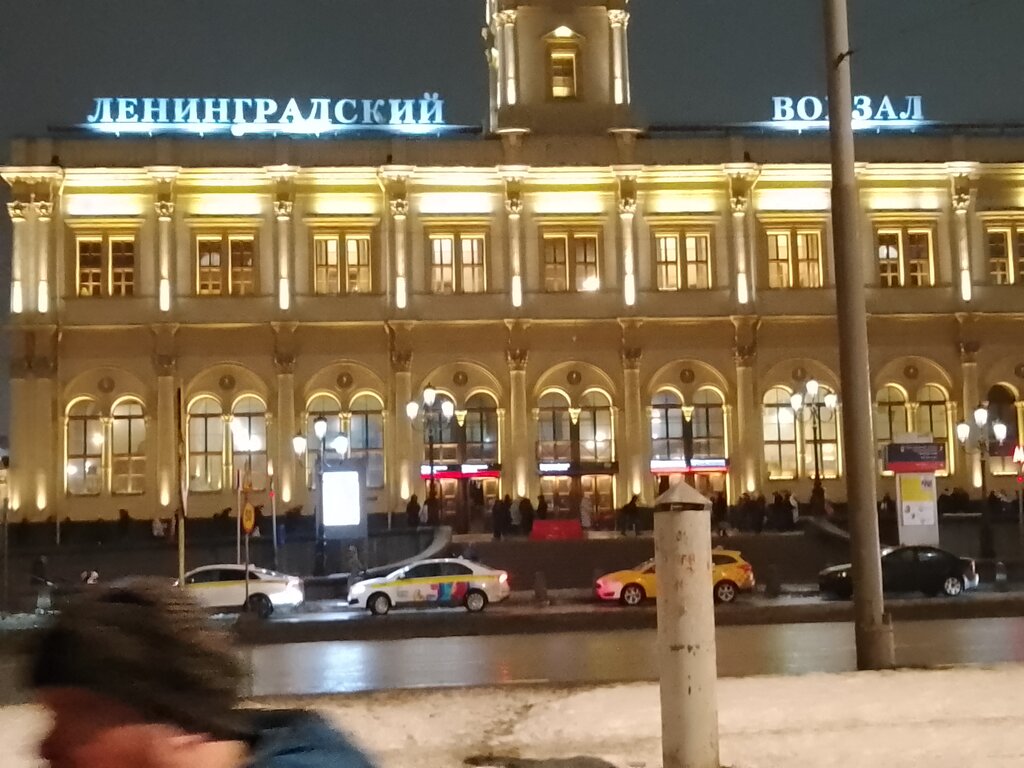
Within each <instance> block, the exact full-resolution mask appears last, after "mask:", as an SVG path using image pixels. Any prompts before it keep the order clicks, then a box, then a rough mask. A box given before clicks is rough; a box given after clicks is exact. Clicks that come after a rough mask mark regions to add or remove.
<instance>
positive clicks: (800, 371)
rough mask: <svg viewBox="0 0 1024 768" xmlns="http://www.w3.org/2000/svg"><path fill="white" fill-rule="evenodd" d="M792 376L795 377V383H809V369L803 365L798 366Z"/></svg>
mask: <svg viewBox="0 0 1024 768" xmlns="http://www.w3.org/2000/svg"><path fill="white" fill-rule="evenodd" d="M791 375H792V377H793V381H797V382H803V381H807V369H806V368H804V367H803V366H802V365H798V366H797V367H796V368H794V369H793V373H792V374H791Z"/></svg>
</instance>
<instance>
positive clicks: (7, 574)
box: [0, 499, 11, 616]
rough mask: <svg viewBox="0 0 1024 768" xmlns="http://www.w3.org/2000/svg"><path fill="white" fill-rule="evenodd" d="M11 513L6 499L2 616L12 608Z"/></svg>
mask: <svg viewBox="0 0 1024 768" xmlns="http://www.w3.org/2000/svg"><path fill="white" fill-rule="evenodd" d="M9 514H10V502H9V501H8V500H7V499H4V504H3V516H4V519H3V531H2V534H3V538H4V550H3V551H4V591H3V601H4V602H3V605H2V606H0V616H6V615H7V612H8V611H9V610H10V584H11V569H10V562H11V560H10V558H11V548H10V544H9V541H8V536H9V535H10V530H11V529H10V526H9V522H8V519H9Z"/></svg>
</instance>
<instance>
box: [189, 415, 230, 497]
mask: <svg viewBox="0 0 1024 768" xmlns="http://www.w3.org/2000/svg"><path fill="white" fill-rule="evenodd" d="M223 474H224V417H223V414H222V411H221V407H220V403H218V402H217V401H216V400H214V399H213V398H212V397H200V398H198V399H196V400H195V401H194V402H193V403H192V404H191V405H190V406H189V409H188V488H189V490H190V491H193V492H196V493H203V492H207V491H219V490H220V489H221V486H222V485H223Z"/></svg>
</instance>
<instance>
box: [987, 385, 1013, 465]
mask: <svg viewBox="0 0 1024 768" xmlns="http://www.w3.org/2000/svg"><path fill="white" fill-rule="evenodd" d="M1015 400H1016V397H1015V396H1014V394H1013V390H1011V389H1010V388H1009V387H1007V386H1004V385H1003V384H996V385H995V386H993V387H992V388H991V389H989V391H988V422H989V424H991V423H992V422H995V421H1001V422H1002V423H1003V424H1005V425H1006V439H1005V440H1003V442H1002V444H1000V443H998V442H996V441H994V440H993V441H991V442H990V443H989V462H988V467H989V471H990V472H991V473H992V474H993V475H1015V474H1017V465H1016V464H1014V463H1013V449H1014V446H1016V445H1018V444H1019V442H1020V439H1019V434H1020V431H1019V430H1018V428H1017V406H1016V403H1015ZM986 429H989V428H988V427H986ZM989 435H990V436H991V429H989Z"/></svg>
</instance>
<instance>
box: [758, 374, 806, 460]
mask: <svg viewBox="0 0 1024 768" xmlns="http://www.w3.org/2000/svg"><path fill="white" fill-rule="evenodd" d="M789 398H790V391H789V390H788V389H786V388H785V387H772V388H771V389H769V390H768V391H767V392H765V393H764V399H763V400H762V401H761V403H762V407H761V410H762V422H763V427H764V462H765V466H766V467H767V469H768V477H769V478H771V479H772V480H791V479H793V478H795V477H796V474H797V463H796V417H795V414H794V413H793V408H792V405H791V404H790V399H789Z"/></svg>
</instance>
